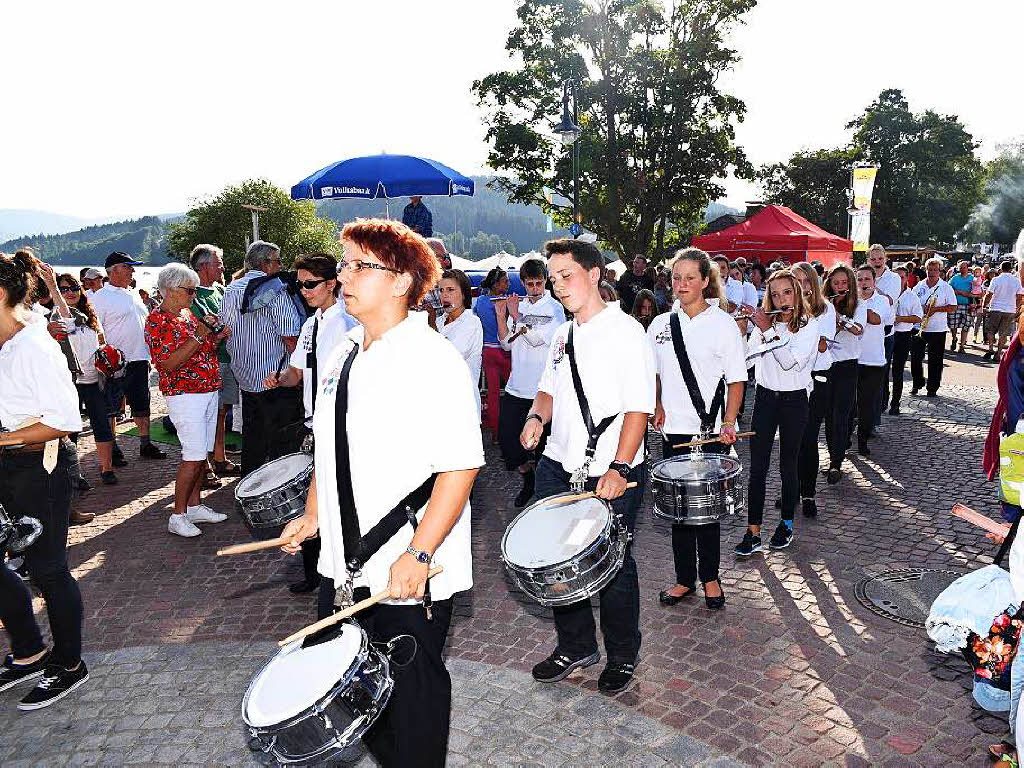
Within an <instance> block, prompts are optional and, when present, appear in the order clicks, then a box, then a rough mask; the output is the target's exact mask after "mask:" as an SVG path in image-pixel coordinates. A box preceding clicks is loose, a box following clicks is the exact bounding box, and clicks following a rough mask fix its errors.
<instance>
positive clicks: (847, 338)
mask: <svg viewBox="0 0 1024 768" xmlns="http://www.w3.org/2000/svg"><path fill="white" fill-rule="evenodd" d="M833 308H834V305H833ZM850 319H851V320H852V321H853V322H855V323H857V324H858V325H859V326H860V327H861V328H863V327H864V326H865V325H867V324H868V308H867V306H866V305H865V304H864V302H863V301H861V300H860V299H857V308H856V309H855V310H854V311H853V317H852V318H850ZM838 323H839V313H838V312H837V313H836V327H837V329H838V330H837V331H836V341H837V342H839V344H838V346H835V347H832V362H833V363H843V362H846V361H847V360H857V359H858V358H859V357H860V336H856V335H854V334H852V333H850V332H849V331H848V330H846V329H845V328H840V327H839V325H838Z"/></svg>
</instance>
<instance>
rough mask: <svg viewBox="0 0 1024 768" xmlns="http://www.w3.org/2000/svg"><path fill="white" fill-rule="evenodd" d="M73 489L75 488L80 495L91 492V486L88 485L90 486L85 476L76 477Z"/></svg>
mask: <svg viewBox="0 0 1024 768" xmlns="http://www.w3.org/2000/svg"><path fill="white" fill-rule="evenodd" d="M75 487H76V488H77V489H78V490H79V491H80V492H81V493H88V492H89V491H91V490H92V485H90V484H89V481H88V480H86V479H85V475H79V476H78V477H77V478H76V479H75Z"/></svg>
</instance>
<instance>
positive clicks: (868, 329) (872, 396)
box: [857, 264, 895, 456]
mask: <svg viewBox="0 0 1024 768" xmlns="http://www.w3.org/2000/svg"><path fill="white" fill-rule="evenodd" d="M857 291H858V293H859V294H860V301H861V304H863V305H864V307H865V308H866V312H867V323H866V324H865V325H864V332H863V334H862V335H861V339H860V354H859V355H858V357H857V453H859V454H860V455H861V456H870V455H871V450H870V449H869V448H868V438H869V437H871V436H872V435H871V430H872V428H873V427H874V426H875V409H876V408H877V407H878V404H879V393H880V391H881V389H882V383H883V382H884V381H885V326H887V325H892V323H893V320H894V318H895V312H894V311H893V306H892V303H891V301H890V299H889V297H888V296H883V295H882V294H880V293H879V292H878V291H876V290H875V271H874V270H873V269H872V268H871V267H870V266H869V265H867V264H865V265H863V266H862V267H860V269H858V270H857Z"/></svg>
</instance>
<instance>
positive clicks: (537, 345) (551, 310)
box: [501, 291, 565, 400]
mask: <svg viewBox="0 0 1024 768" xmlns="http://www.w3.org/2000/svg"><path fill="white" fill-rule="evenodd" d="M563 323H565V310H564V309H563V308H562V304H561V303H560V302H559V301H558V300H557V299H555V298H554V297H553V296H552V295H551V294H550V293H548V292H547V291H545V292H544V295H543V296H541V297H540V298H539V299H537V302H536V303H531V302H530V300H529V299H527V300H526V301H521V302H520V303H519V320H518V321H513V320H512V318H511V317H510V318H509V319H508V328H509V335H508V336H506V337H505V341H502V342H501V346H502V347H503V348H504V349H507V350H509V351H511V352H512V373H511V375H509V377H508V382H507V383H506V384H505V391H506V392H508V393H509V394H510V395H513V396H515V397H521V398H522V399H524V400H533V398H535V397H536V396H537V382H539V381H540V376H541V374H542V373H543V372H544V365H545V364H546V363H547V361H548V349H549V348H550V347H551V339H552V338H554V335H555V331H557V330H558V329H559V327H560V326H561V325H562V324H563ZM524 325H526V326H529V328H530V330H528V331H526V333H524V334H523V335H522V336H520V337H519V338H517V339H516V340H515V341H513V342H512V344H511V345H510V344H509V343H508V339H510V338H511V337H512V336H513V335H514V334H515V333H516V331H518V330H519V329H520V328H522V327H523V326H524Z"/></svg>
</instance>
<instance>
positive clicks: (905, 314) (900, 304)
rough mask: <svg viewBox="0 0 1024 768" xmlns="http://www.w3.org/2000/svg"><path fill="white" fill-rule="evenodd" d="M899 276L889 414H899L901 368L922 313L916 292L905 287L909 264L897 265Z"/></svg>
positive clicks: (901, 393)
mask: <svg viewBox="0 0 1024 768" xmlns="http://www.w3.org/2000/svg"><path fill="white" fill-rule="evenodd" d="M896 274H897V275H898V276H899V278H900V295H899V298H898V299H897V300H896V317H895V321H896V322H895V325H894V326H893V337H894V339H895V341H894V343H893V350H892V399H891V400H890V401H889V415H890V416H899V414H900V399H901V398H902V397H903V370H904V369H905V368H906V367H907V358H908V357H909V355H910V341H911V339H913V338H914V326H915V325H916V324H917V323H920V322H921V316H922V314H924V313H923V312H922V310H921V302H920V300H919V299H918V298H917V294H916V293H914V292H913V291H912V290H910V288H908V287H907V277H908V275H909V274H910V267H909V265H906V266H902V267H897V269H896Z"/></svg>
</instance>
